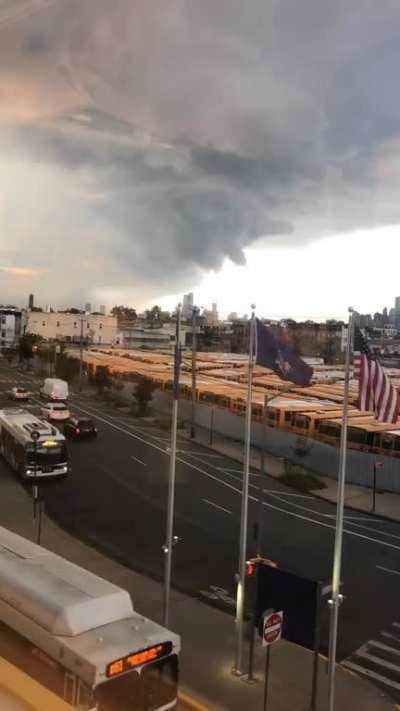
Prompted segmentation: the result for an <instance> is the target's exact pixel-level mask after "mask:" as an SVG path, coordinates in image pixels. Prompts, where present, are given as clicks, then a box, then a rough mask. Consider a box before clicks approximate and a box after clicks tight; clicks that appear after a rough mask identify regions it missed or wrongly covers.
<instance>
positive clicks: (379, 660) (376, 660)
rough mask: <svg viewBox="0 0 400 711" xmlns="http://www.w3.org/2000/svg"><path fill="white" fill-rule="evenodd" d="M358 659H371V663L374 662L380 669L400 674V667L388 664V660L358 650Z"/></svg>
mask: <svg viewBox="0 0 400 711" xmlns="http://www.w3.org/2000/svg"><path fill="white" fill-rule="evenodd" d="M357 657H361V659H369V661H370V662H374V664H377V665H378V666H380V667H385V668H386V669H390V670H391V671H395V672H397V673H398V674H400V667H399V665H398V664H392V662H388V661H387V660H386V659H382V657H378V656H377V655H376V654H371V653H370V652H364V651H360V650H358V651H357Z"/></svg>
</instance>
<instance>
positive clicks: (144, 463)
mask: <svg viewBox="0 0 400 711" xmlns="http://www.w3.org/2000/svg"><path fill="white" fill-rule="evenodd" d="M131 459H134V460H135V462H139V464H143V466H144V467H147V464H146V462H142V460H141V459H138V458H137V457H134V456H133V454H131Z"/></svg>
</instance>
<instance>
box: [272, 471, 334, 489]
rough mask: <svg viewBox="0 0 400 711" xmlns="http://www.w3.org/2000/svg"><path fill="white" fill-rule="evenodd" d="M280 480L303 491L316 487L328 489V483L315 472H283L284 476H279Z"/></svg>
mask: <svg viewBox="0 0 400 711" xmlns="http://www.w3.org/2000/svg"><path fill="white" fill-rule="evenodd" d="M279 481H281V482H282V483H283V484H286V486H291V487H292V489H297V490H298V491H301V492H302V493H308V492H309V491H313V490H315V489H326V484H325V483H324V482H323V481H321V479H319V478H318V477H317V476H315V474H303V473H301V472H288V473H287V474H282V476H280V477H279Z"/></svg>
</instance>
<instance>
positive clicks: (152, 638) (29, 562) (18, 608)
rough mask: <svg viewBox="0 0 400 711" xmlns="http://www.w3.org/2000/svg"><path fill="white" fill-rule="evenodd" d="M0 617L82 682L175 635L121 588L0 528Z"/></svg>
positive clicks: (100, 676) (176, 643) (175, 645)
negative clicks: (142, 611) (135, 605)
mask: <svg viewBox="0 0 400 711" xmlns="http://www.w3.org/2000/svg"><path fill="white" fill-rule="evenodd" d="M0 620H3V621H4V622H5V623H6V624H8V625H9V626H11V627H13V628H14V629H16V631H17V632H19V633H20V634H22V635H23V636H25V637H26V638H27V639H28V640H29V641H31V642H32V643H33V644H36V645H37V646H39V647H41V648H42V649H43V650H44V651H45V652H47V653H48V654H50V655H51V656H53V657H55V658H59V659H61V658H62V659H63V664H65V666H67V667H68V668H69V669H71V670H72V671H74V672H75V673H76V672H77V668H78V667H79V676H81V677H82V678H83V679H85V681H86V682H87V683H89V684H98V683H101V682H102V681H105V680H106V678H107V677H106V669H107V665H108V664H109V663H110V662H112V661H114V660H116V659H119V658H122V657H124V656H126V655H129V654H132V653H134V652H136V651H139V650H142V649H146V648H148V647H150V646H152V645H155V644H161V643H163V642H167V641H171V642H172V645H173V650H174V652H175V653H177V652H179V650H180V639H179V636H178V635H176V634H174V633H173V632H171V631H170V630H168V629H166V628H164V627H162V626H161V625H159V624H157V623H156V622H153V621H152V620H149V619H147V618H145V617H143V616H142V615H140V614H139V613H137V612H135V611H134V609H133V605H132V601H131V597H130V595H129V593H128V592H127V591H126V590H123V589H122V588H119V587H118V586H116V585H113V584H112V583H110V582H108V581H107V580H104V579H103V578H100V577H99V576H97V575H94V574H93V573H91V572H89V571H87V570H85V569H84V568H81V567H79V566H78V565H75V564H73V563H70V562H69V561H67V560H65V559H64V558H61V557H60V556H58V555H56V554H55V553H51V552H50V551H48V550H46V549H45V548H42V547H41V546H38V545H36V544H35V543H32V542H31V541H28V540H26V539H25V538H22V537H21V536H18V535H17V534H15V533H13V532H11V531H8V530H7V529H5V528H2V527H0Z"/></svg>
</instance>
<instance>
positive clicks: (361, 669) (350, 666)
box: [342, 661, 400, 692]
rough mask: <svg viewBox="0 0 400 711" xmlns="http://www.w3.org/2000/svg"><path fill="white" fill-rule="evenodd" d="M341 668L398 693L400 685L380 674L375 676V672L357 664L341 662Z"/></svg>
mask: <svg viewBox="0 0 400 711" xmlns="http://www.w3.org/2000/svg"><path fill="white" fill-rule="evenodd" d="M342 666H344V667H346V668H347V669H350V670H351V671H355V672H357V674H361V675H362V676H366V677H369V678H370V679H373V680H374V681H378V682H379V683H381V684H383V685H384V686H390V687H391V688H392V689H396V690H397V691H399V692H400V684H399V683H398V682H397V681H392V680H391V679H388V678H387V677H386V676H382V674H377V672H373V671H371V669H366V668H365V667H361V666H360V665H359V664H355V663H354V662H348V661H345V662H342Z"/></svg>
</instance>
